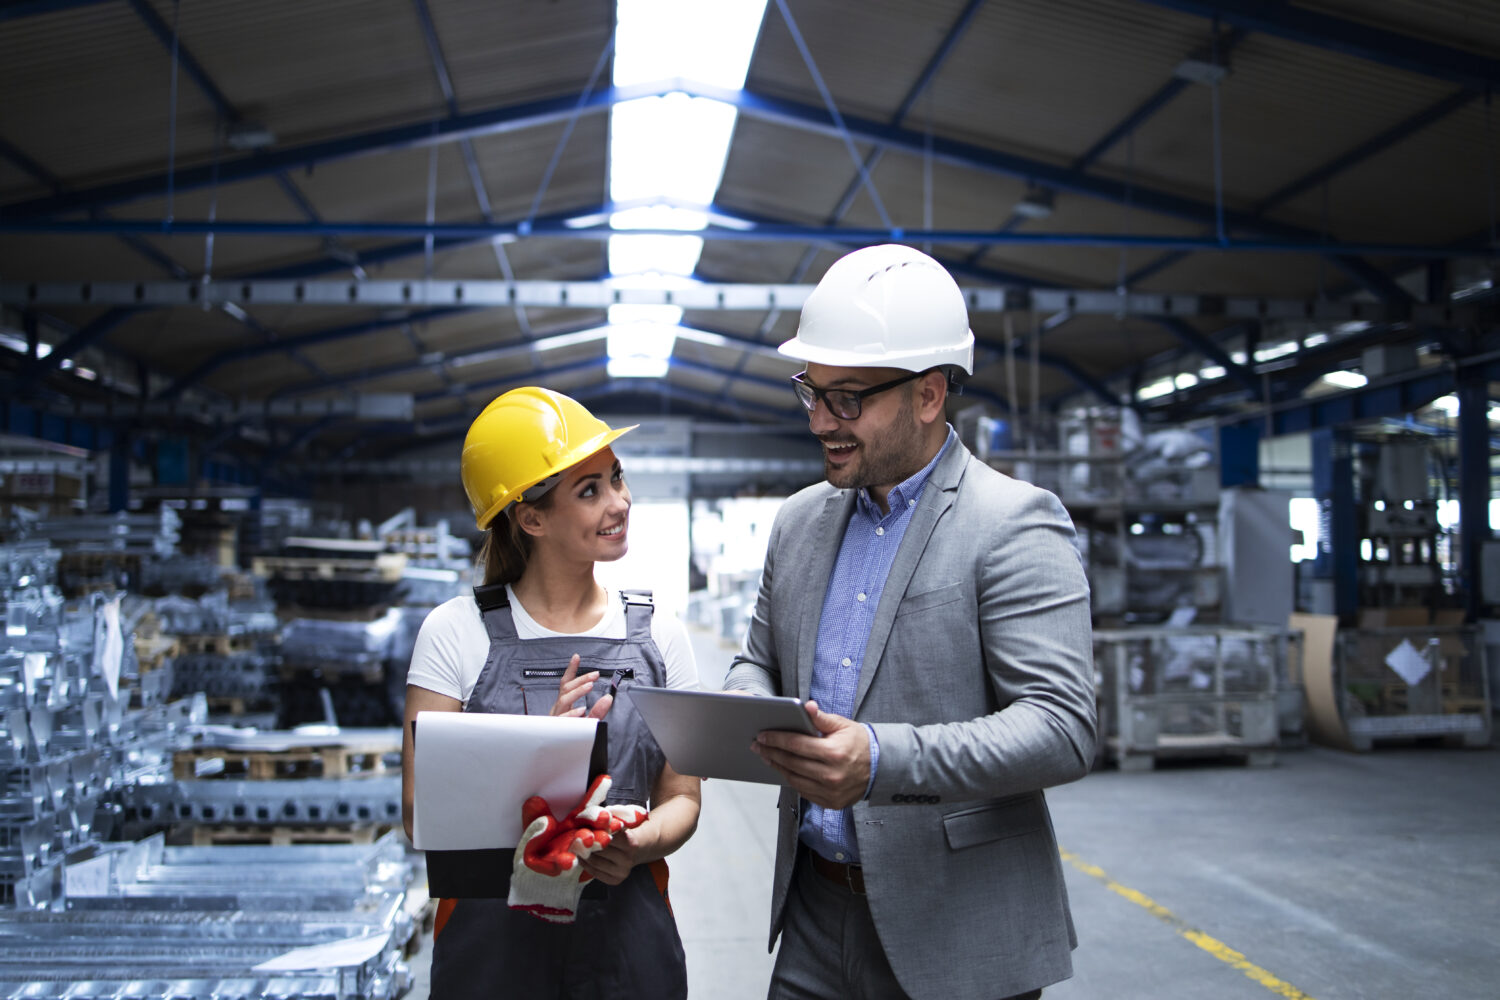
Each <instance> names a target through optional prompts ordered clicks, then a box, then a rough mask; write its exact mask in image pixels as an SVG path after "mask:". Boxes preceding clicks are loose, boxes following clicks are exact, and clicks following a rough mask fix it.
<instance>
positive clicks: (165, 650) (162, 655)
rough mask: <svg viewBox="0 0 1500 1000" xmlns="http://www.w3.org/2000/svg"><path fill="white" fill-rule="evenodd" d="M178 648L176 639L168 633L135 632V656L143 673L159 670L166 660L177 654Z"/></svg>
mask: <svg viewBox="0 0 1500 1000" xmlns="http://www.w3.org/2000/svg"><path fill="white" fill-rule="evenodd" d="M179 650H180V647H179V646H178V644H177V640H176V639H175V638H174V637H172V636H169V635H154V636H141V635H139V634H137V635H136V637H135V658H136V662H137V663H139V664H140V670H141V673H143V674H144V673H150V672H151V671H153V670H160V669H161V668H162V666H163V665H164V664H165V663H166V661H167V660H170V659H171V658H172V657H174V656H176V655H177V654H178V652H179Z"/></svg>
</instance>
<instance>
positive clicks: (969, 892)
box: [724, 442, 1096, 1000]
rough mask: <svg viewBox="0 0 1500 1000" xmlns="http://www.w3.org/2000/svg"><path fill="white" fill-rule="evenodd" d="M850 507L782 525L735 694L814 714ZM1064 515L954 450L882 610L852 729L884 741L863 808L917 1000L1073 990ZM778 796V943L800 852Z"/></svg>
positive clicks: (814, 494) (903, 973) (1070, 644)
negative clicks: (1060, 793)
mask: <svg viewBox="0 0 1500 1000" xmlns="http://www.w3.org/2000/svg"><path fill="white" fill-rule="evenodd" d="M853 505H854V492H853V491H852V490H839V489H835V488H834V487H832V486H830V485H828V484H827V483H820V484H818V485H816V486H812V487H809V488H808V489H805V490H803V491H802V492H800V493H798V494H797V495H796V496H794V497H792V498H791V499H789V500H788V501H787V502H786V504H785V505H784V506H783V507H782V509H781V511H780V512H779V513H778V514H777V517H776V522H775V525H774V526H773V528H772V531H771V539H770V548H769V550H768V551H767V553H766V562H765V568H764V571H763V574H762V577H761V582H760V593H759V597H758V599H757V601H756V606H755V613H754V616H753V617H752V619H751V622H750V627H749V629H748V631H747V633H746V635H745V641H744V645H743V648H742V649H741V650H740V654H739V655H738V656H737V657H735V660H734V664H733V666H732V667H731V669H730V672H729V674H728V676H727V677H726V678H725V682H724V686H725V688H726V689H731V690H734V689H739V690H749V691H758V692H762V693H766V694H786V695H796V696H798V697H801V698H806V697H808V690H809V687H810V685H811V683H812V665H813V653H814V649H815V647H816V646H817V637H818V621H819V618H820V616H821V613H822V607H823V596H824V592H825V590H826V589H827V586H828V579H829V576H830V575H831V573H832V571H833V564H834V561H835V559H836V557H837V555H838V549H839V545H840V542H841V541H842V539H843V535H844V529H845V526H846V525H847V524H848V521H849V517H850V513H851V511H852V509H853ZM1072 539H1073V525H1072V522H1071V521H1070V520H1069V518H1068V515H1067V513H1066V512H1065V511H1064V510H1063V508H1062V505H1061V504H1060V503H1058V501H1057V498H1056V497H1054V496H1053V495H1052V494H1050V493H1047V492H1045V491H1044V490H1040V489H1037V488H1036V487H1034V486H1031V485H1028V484H1026V483H1022V482H1019V481H1017V480H1013V479H1010V478H1008V477H1006V476H1004V475H1001V474H1000V473H999V472H996V471H994V470H993V469H991V468H989V467H988V466H986V465H984V464H983V463H981V462H979V461H978V460H976V459H975V458H974V457H973V456H972V455H970V454H969V452H968V450H967V449H966V448H964V447H963V446H962V445H961V444H959V443H958V442H954V446H953V447H952V448H950V449H949V450H948V452H947V454H945V455H944V456H943V458H942V461H940V462H939V463H938V465H937V467H936V468H934V469H933V472H932V476H931V478H930V479H929V480H928V484H927V488H926V489H925V490H924V491H923V493H922V498H921V500H920V501H919V502H918V504H917V508H916V510H915V511H914V512H913V515H912V520H911V522H910V523H909V525H908V526H907V529H906V534H905V536H904V537H903V538H902V540H901V547H900V549H899V550H898V551H897V554H896V559H895V563H894V564H893V565H892V567H891V571H890V576H889V577H888V578H887V580H886V584H885V589H884V591H883V593H882V594H881V598H880V605H879V607H878V608H877V609H876V614H875V621H874V625H873V627H872V629H871V634H870V641H869V645H868V647H867V649H866V652H865V659H864V664H863V668H862V670H861V672H860V680H859V687H858V691H857V693H856V696H855V712H854V717H855V718H856V719H858V720H859V721H861V722H867V723H870V724H871V725H872V726H873V727H874V730H875V734H876V737H877V738H878V739H879V741H880V765H879V768H878V770H877V773H876V776H875V783H874V786H873V788H872V789H871V792H870V796H869V798H868V799H867V800H866V801H863V802H860V803H858V804H857V805H855V806H854V830H855V834H856V836H857V838H858V841H859V850H860V856H861V861H862V862H863V864H864V874H865V886H866V891H867V892H868V893H869V905H870V911H871V914H872V915H873V917H874V920H875V927H876V929H877V931H878V932H879V934H880V940H881V943H882V945H883V946H884V948H885V952H886V956H887V958H888V959H889V960H890V963H891V968H892V969H893V970H894V971H895V974H896V977H897V979H898V980H899V981H900V982H901V985H902V987H903V988H904V989H905V990H906V992H907V993H909V994H911V995H912V996H913V997H915V998H917V1000H924V998H927V997H932V998H941V1000H952V998H953V997H955V996H960V997H1005V996H1010V995H1012V994H1015V993H1022V992H1025V991H1027V990H1032V989H1035V988H1037V987H1039V986H1045V985H1047V984H1049V983H1054V982H1057V981H1058V980H1061V979H1066V978H1067V977H1068V976H1070V975H1071V974H1072V956H1071V954H1070V953H1071V951H1072V949H1073V948H1074V947H1076V946H1077V938H1076V937H1075V935H1074V933H1073V922H1072V917H1071V916H1070V914H1069V912H1068V897H1067V890H1066V888H1065V887H1064V885H1063V877H1062V866H1061V864H1060V862H1059V858H1058V851H1057V842H1056V840H1055V839H1054V837H1053V833H1052V821H1051V818H1050V817H1049V815H1048V813H1047V806H1046V803H1045V801H1044V800H1043V796H1042V789H1044V788H1046V787H1048V786H1051V785H1057V784H1061V783H1063V782H1068V781H1073V780H1075V779H1077V778H1081V777H1082V776H1083V775H1084V774H1086V773H1087V772H1088V769H1089V764H1090V762H1091V761H1092V760H1093V756H1094V740H1095V726H1096V717H1095V708H1094V680H1093V678H1094V668H1093V651H1092V644H1091V639H1090V624H1089V595H1088V584H1087V583H1086V582H1085V579H1084V574H1083V567H1082V564H1081V562H1080V560H1079V557H1078V554H1077V551H1076V550H1075V549H1074V547H1073V542H1072ZM798 810H799V799H798V796H797V795H796V793H795V792H792V791H791V790H790V789H783V792H782V796H781V804H780V811H781V819H780V829H779V831H778V844H777V855H776V875H775V883H774V887H773V894H772V901H771V943H772V944H773V945H774V943H775V941H776V937H777V935H778V934H780V932H781V923H782V917H783V911H784V908H785V906H786V900H787V889H788V886H789V884H790V882H791V877H792V866H793V862H794V860H795V857H796V851H797V824H798Z"/></svg>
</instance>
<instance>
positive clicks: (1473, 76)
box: [1142, 0, 1500, 91]
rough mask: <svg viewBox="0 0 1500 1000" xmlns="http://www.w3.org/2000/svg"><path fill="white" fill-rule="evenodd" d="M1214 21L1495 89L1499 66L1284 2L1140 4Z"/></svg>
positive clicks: (1166, 0)
mask: <svg viewBox="0 0 1500 1000" xmlns="http://www.w3.org/2000/svg"><path fill="white" fill-rule="evenodd" d="M1142 2H1144V3H1148V4H1151V5H1153V6H1156V7H1165V8H1167V9H1169V10H1175V11H1179V12H1181V13H1184V14H1195V15H1197V16H1198V17H1204V18H1210V19H1215V20H1218V21H1222V22H1224V23H1225V24H1232V25H1234V26H1235V27H1237V28H1243V29H1244V30H1246V31H1255V32H1260V33H1261V34H1265V35H1273V36H1275V37H1277V38H1283V39H1286V40H1287V41H1292V42H1297V43H1299V44H1302V45H1309V46H1312V47H1314V48H1320V49H1325V50H1327V51H1330V52H1338V53H1342V54H1343V55H1347V56H1354V57H1355V58H1357V59H1365V60H1368V61H1370V62H1374V63H1378V64H1380V65H1382V66H1390V67H1392V68H1394V69H1400V70H1405V71H1406V72H1408V73H1416V74H1418V75H1420V76H1429V77H1433V78H1434V79H1438V80H1448V81H1451V82H1453V83H1457V84H1461V85H1462V86H1465V87H1469V88H1471V89H1473V90H1479V91H1483V90H1486V89H1488V90H1494V89H1496V88H1500V61H1497V60H1495V59H1490V58H1487V57H1485V56H1482V55H1478V54H1477V53H1474V52H1470V51H1467V50H1465V49H1456V48H1453V47H1452V46H1448V45H1439V44H1438V43H1436V42H1428V41H1423V40H1422V39H1420V38H1414V37H1412V36H1411V35H1408V34H1402V33H1400V32H1395V31H1388V30H1386V29H1384V28H1377V27H1375V26H1373V25H1369V24H1364V23H1361V22H1359V21H1351V20H1347V19H1345V18H1341V17H1335V16H1333V15H1331V14H1323V13H1320V12H1318V11H1315V10H1310V9H1308V8H1307V7H1300V6H1298V7H1294V6H1292V5H1291V4H1289V3H1285V2H1283V0H1142Z"/></svg>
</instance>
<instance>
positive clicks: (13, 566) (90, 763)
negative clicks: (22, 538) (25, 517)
mask: <svg viewBox="0 0 1500 1000" xmlns="http://www.w3.org/2000/svg"><path fill="white" fill-rule="evenodd" d="M58 559H59V554H58V552H57V551H56V550H55V549H51V548H48V547H46V546H45V545H42V544H40V543H19V544H16V545H11V546H4V547H0V600H3V601H4V608H5V639H4V646H3V647H0V908H5V907H17V908H39V907H46V906H48V905H50V904H52V903H53V902H54V901H55V900H56V899H57V898H58V897H59V894H60V892H61V886H62V864H63V859H64V857H65V856H66V855H67V854H69V853H70V852H74V851H77V850H79V849H83V848H85V847H87V845H89V844H91V843H94V842H96V841H97V840H98V836H99V831H98V830H97V826H98V825H99V824H100V822H101V821H103V822H104V823H106V824H109V823H112V821H113V818H114V817H115V816H116V815H117V814H118V804H117V802H116V801H115V799H114V796H115V794H116V792H117V790H118V789H119V788H120V787H121V786H122V785H123V784H125V783H126V782H127V781H129V780H133V779H134V778H135V777H137V776H140V775H147V774H157V775H160V774H164V773H168V768H169V764H170V761H169V748H170V744H171V742H172V741H173V740H174V739H175V738H176V735H177V733H179V732H181V731H182V729H183V728H184V725H185V723H186V722H187V721H188V713H187V711H186V710H185V708H184V709H169V708H168V707H167V706H165V705H163V704H162V703H161V698H160V695H161V693H162V692H161V689H160V686H159V685H156V686H153V687H152V688H151V689H149V690H143V689H142V687H141V681H142V677H141V675H140V673H139V669H138V665H137V661H136V658H135V652H134V648H133V643H132V642H131V641H130V635H129V631H128V629H129V623H128V621H122V618H121V615H120V607H121V605H120V603H119V602H118V600H117V599H115V600H107V599H105V598H104V597H103V596H102V595H94V596H93V597H91V598H89V599H87V600H86V601H84V602H82V604H81V606H77V607H69V606H68V605H67V604H66V603H65V602H64V601H63V599H62V597H61V595H60V594H59V592H58V589H57V586H56V572H57V564H58ZM152 683H153V684H155V682H152ZM132 702H136V703H137V705H138V707H134V708H132V707H131V704H132Z"/></svg>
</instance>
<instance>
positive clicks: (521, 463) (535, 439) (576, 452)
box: [460, 386, 640, 531]
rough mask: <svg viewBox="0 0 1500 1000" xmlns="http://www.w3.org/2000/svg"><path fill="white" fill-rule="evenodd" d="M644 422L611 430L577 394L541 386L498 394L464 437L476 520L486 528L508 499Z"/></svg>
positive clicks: (465, 475) (463, 471) (467, 486)
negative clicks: (567, 393)
mask: <svg viewBox="0 0 1500 1000" xmlns="http://www.w3.org/2000/svg"><path fill="white" fill-rule="evenodd" d="M639 426H640V425H639V424H631V425H630V426H629V427H621V428H620V429H619V430H612V429H611V428H610V426H609V425H608V424H606V423H605V422H604V421H602V420H600V419H599V418H598V417H596V416H594V415H593V414H592V413H590V412H589V411H588V409H587V408H586V407H585V406H584V405H583V404H582V403H580V402H578V401H577V400H576V399H572V398H570V397H568V396H564V395H563V394H562V393H560V392H553V391H552V390H551V389H542V388H540V387H538V386H525V387H523V388H520V389H512V390H510V391H509V392H507V393H504V394H502V395H500V396H497V397H495V398H494V399H493V400H491V401H490V405H488V406H486V407H485V408H484V411H483V412H482V413H480V414H479V416H477V417H475V418H474V422H473V423H472V424H470V425H469V433H468V434H467V435H466V436H465V437H464V451H463V458H462V460H461V462H460V476H461V478H462V479H463V483H464V492H465V493H467V494H468V496H469V505H470V506H472V507H473V508H474V523H475V524H476V525H478V527H479V530H481V531H483V530H484V529H486V528H488V527H489V526H490V522H491V521H493V520H494V519H495V515H497V514H499V513H500V512H501V511H502V510H504V509H505V505H506V504H508V503H512V502H514V501H517V500H523V499H528V498H527V497H526V496H525V494H526V491H527V490H529V489H531V488H532V487H534V486H536V485H537V484H538V483H542V482H543V481H545V480H547V479H549V478H551V477H553V476H555V475H557V474H558V473H560V472H562V471H563V470H565V469H568V468H570V467H572V466H574V465H577V464H578V463H579V462H581V461H583V460H584V459H586V458H588V457H589V456H590V455H592V454H594V453H595V452H597V451H599V450H600V449H602V448H607V447H609V445H610V444H612V443H613V442H614V441H615V440H616V439H617V438H619V437H620V435H622V434H624V433H626V432H627V431H632V430H635V428H636V427H639Z"/></svg>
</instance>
